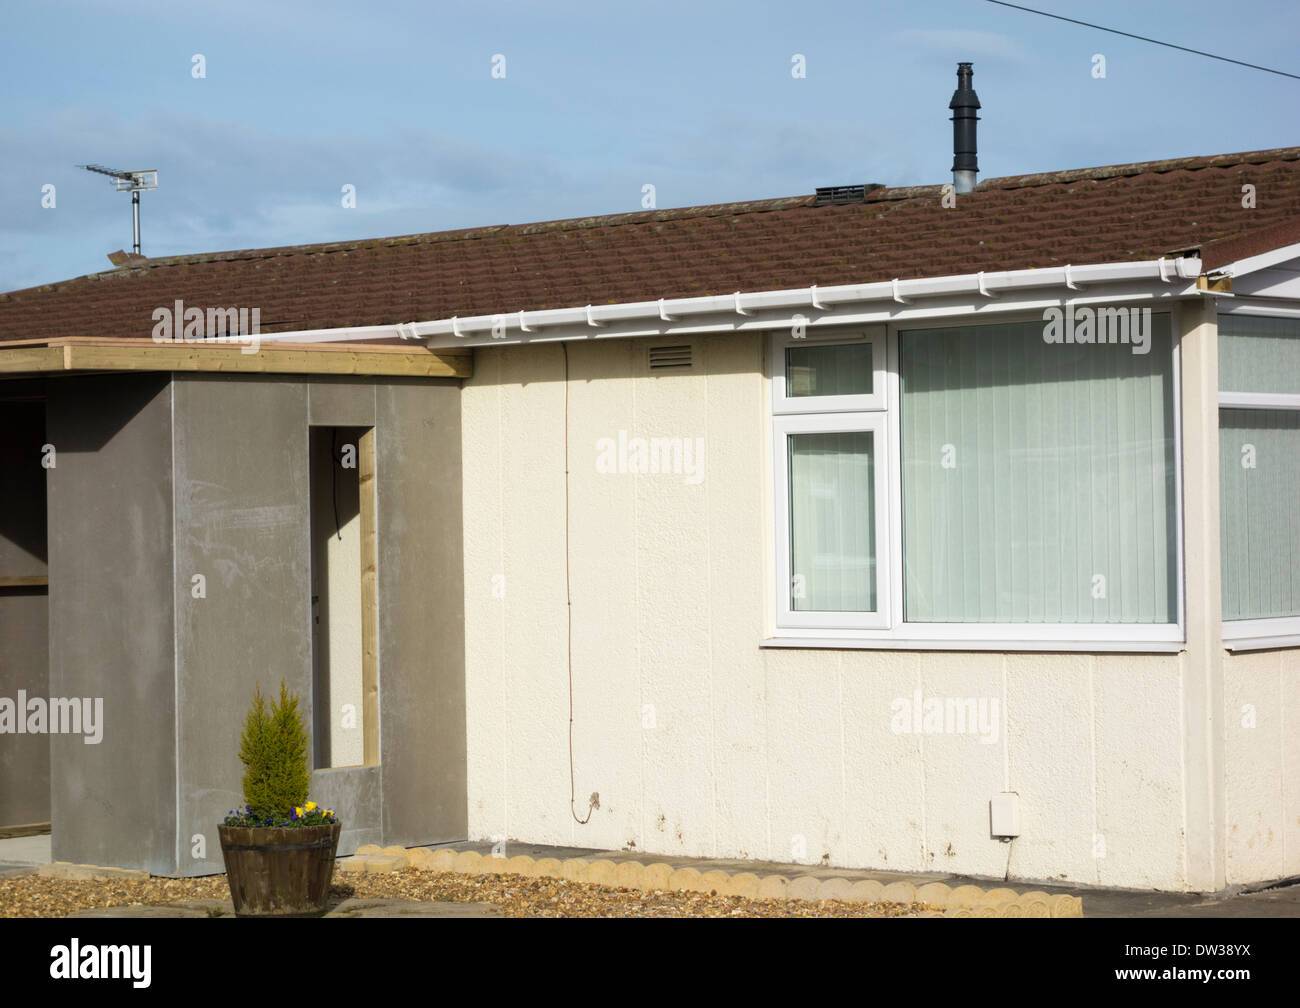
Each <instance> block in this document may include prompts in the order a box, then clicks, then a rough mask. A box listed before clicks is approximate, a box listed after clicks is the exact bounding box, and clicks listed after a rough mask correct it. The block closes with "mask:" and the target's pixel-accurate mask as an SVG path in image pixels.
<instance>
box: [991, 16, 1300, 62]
mask: <svg viewBox="0 0 1300 1008" xmlns="http://www.w3.org/2000/svg"><path fill="white" fill-rule="evenodd" d="M988 2H989V3H995V4H997V5H998V6H999V7H1012V8H1014V9H1015V10H1022V11H1027V12H1028V13H1030V14H1041V15H1042V16H1043V17H1049V18H1055V19H1056V20H1057V21H1068V22H1070V24H1077V25H1083V27H1085V28H1095V29H1097V31H1104V32H1110V33H1111V34H1112V35H1123V36H1124V37H1125V38H1131V39H1137V40H1138V41H1139V42H1150V43H1152V44H1154V45H1158V46H1164V47H1165V48H1166V49H1177V50H1178V51H1179V52H1185V53H1192V54H1193V55H1196V56H1208V57H1209V58H1210V59H1216V60H1222V61H1223V62H1224V63H1235V64H1236V65H1237V66H1244V67H1249V68H1250V69H1251V70H1263V71H1264V72H1265V73H1271V74H1277V75H1278V76H1279V77H1290V78H1291V79H1292V80H1300V74H1293V73H1287V72H1286V71H1285V70H1274V69H1273V68H1272V67H1266V66H1260V65H1259V64H1258V63H1245V62H1243V61H1242V60H1235V59H1229V58H1228V57H1227V56H1216V55H1215V54H1214V53H1208V52H1202V51H1201V50H1200V49H1188V48H1187V46H1180V45H1174V44H1173V43H1172V42H1161V41H1160V40H1159V39H1153V38H1147V37H1146V36H1145V35H1134V34H1133V33H1132V32H1126V31H1120V30H1119V29H1118V28H1107V27H1105V26H1104V25H1095V24H1090V23H1089V22H1087V21H1076V20H1075V19H1074V18H1068V17H1062V16H1061V15H1060V14H1049V13H1048V12H1047V11H1040V10H1034V9H1033V8H1032V7H1021V6H1020V5H1019V4H1013V3H1006V0H988Z"/></svg>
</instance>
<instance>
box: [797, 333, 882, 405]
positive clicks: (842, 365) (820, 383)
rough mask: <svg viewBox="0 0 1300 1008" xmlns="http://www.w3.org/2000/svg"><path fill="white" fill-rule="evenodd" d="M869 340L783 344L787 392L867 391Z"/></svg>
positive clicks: (839, 392) (821, 393)
mask: <svg viewBox="0 0 1300 1008" xmlns="http://www.w3.org/2000/svg"><path fill="white" fill-rule="evenodd" d="M871 382H872V374H871V344H870V343H868V342H865V341H864V342H861V343H847V344H842V345H836V346H801V347H787V348H786V351H785V394H786V395H787V396H792V397H793V396H838V395H870V394H871Z"/></svg>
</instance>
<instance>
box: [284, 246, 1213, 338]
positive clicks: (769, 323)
mask: <svg viewBox="0 0 1300 1008" xmlns="http://www.w3.org/2000/svg"><path fill="white" fill-rule="evenodd" d="M1200 272H1201V261H1200V260H1199V259H1196V258H1179V259H1158V260H1151V261H1147V262H1134V263H1100V264H1094V265H1088V266H1051V267H1046V268H1043V269H1025V270H1007V271H1003V272H997V273H967V274H961V275H958V276H947V277H924V278H919V279H912V280H898V281H883V282H880V283H869V284H842V285H838V286H834V287H800V288H795V289H790V290H777V291H751V292H748V293H746V292H738V293H732V294H720V295H712V296H708V297H695V298H678V299H675V300H667V299H665V300H661V301H637V302H631V303H624V304H613V305H583V306H581V307H573V308H556V309H546V310H542V311H532V312H512V313H509V314H503V315H475V316H472V317H467V318H459V317H456V318H450V319H438V320H435V321H428V322H411V323H404V324H401V325H390V326H370V327H359V328H346V329H315V330H303V331H300V332H287V333H271V334H262V336H261V342H262V343H277V342H282V343H326V342H352V343H355V342H366V341H368V340H379V339H389V340H391V339H395V338H402V339H408V340H423V341H424V342H425V345H426V346H427V347H428V348H429V349H431V350H441V349H450V348H453V347H468V346H491V345H499V344H503V345H508V344H512V343H516V344H517V343H544V342H552V341H556V340H579V339H630V338H635V337H639V336H670V335H680V336H688V335H696V334H703V333H711V332H743V331H758V330H765V329H772V328H777V327H782V326H788V325H790V324H791V323H792V322H793V320H794V319H795V318H796V316H798V317H801V318H802V319H803V320H804V322H805V324H806V325H808V326H810V327H817V326H831V325H859V324H862V323H867V322H887V321H908V320H920V319H927V318H930V319H942V318H946V317H950V316H956V315H969V314H972V313H974V314H980V315H986V314H991V315H996V314H1003V313H1006V312H1012V311H1020V312H1023V311H1030V310H1042V309H1043V308H1049V307H1054V306H1060V305H1062V304H1065V303H1066V302H1072V303H1074V304H1081V305H1082V304H1112V303H1117V302H1121V301H1125V302H1127V301H1147V300H1150V299H1152V298H1153V297H1154V298H1160V297H1186V296H1192V295H1195V294H1197V289H1196V278H1197V277H1198V276H1199V275H1200ZM1189 281H1190V282H1189ZM494 332H495V333H496V335H495V336H494V335H493V334H494Z"/></svg>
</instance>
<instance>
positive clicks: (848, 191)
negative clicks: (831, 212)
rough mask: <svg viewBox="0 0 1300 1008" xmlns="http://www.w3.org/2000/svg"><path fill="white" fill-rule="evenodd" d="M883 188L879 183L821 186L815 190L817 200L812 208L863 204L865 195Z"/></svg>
mask: <svg viewBox="0 0 1300 1008" xmlns="http://www.w3.org/2000/svg"><path fill="white" fill-rule="evenodd" d="M883 188H885V186H884V184H883V183H881V182H870V183H868V184H867V185H841V186H821V187H820V188H819V189H818V190H817V199H816V200H815V201H814V202H813V206H843V205H844V204H846V203H865V202H866V201H867V193H872V192H875V191H876V190H877V189H883Z"/></svg>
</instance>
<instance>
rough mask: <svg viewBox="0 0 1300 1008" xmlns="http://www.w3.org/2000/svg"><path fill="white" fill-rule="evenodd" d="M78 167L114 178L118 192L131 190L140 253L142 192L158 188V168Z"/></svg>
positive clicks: (136, 240) (92, 165) (135, 236)
mask: <svg viewBox="0 0 1300 1008" xmlns="http://www.w3.org/2000/svg"><path fill="white" fill-rule="evenodd" d="M77 167H78V168H85V169H86V171H92V172H97V173H99V174H100V175H107V176H108V177H109V178H111V179H112V180H113V188H114V189H116V190H117V191H118V192H129V193H130V194H131V222H132V225H133V234H134V238H135V254H136V255H139V254H140V194H141V193H142V192H144V191H145V190H146V189H157V188H158V170H157V169H156V168H144V169H140V170H137V171H115V170H114V169H112V168H105V167H104V166H103V165H95V164H83V165H77Z"/></svg>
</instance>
